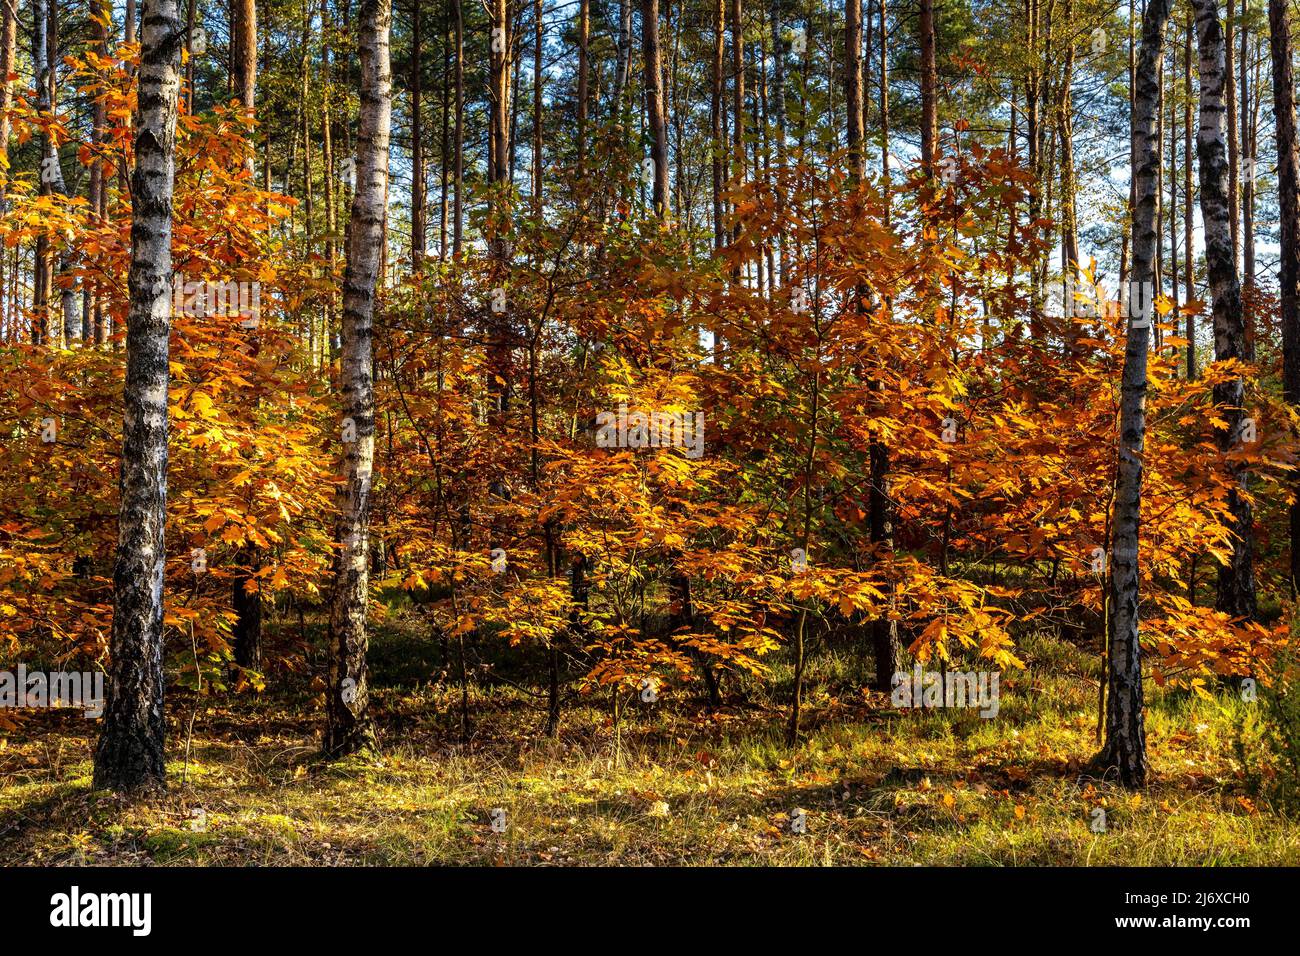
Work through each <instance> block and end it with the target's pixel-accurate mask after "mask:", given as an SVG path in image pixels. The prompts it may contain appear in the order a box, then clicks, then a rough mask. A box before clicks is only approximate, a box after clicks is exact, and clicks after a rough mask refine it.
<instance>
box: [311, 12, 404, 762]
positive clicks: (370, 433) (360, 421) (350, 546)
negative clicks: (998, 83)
mask: <svg viewBox="0 0 1300 956" xmlns="http://www.w3.org/2000/svg"><path fill="white" fill-rule="evenodd" d="M391 25H392V5H391V0H363V3H362V4H361V8H360V11H359V14H358V18H357V32H358V46H359V48H360V59H361V109H360V116H359V121H358V128H357V155H356V160H357V188H356V193H355V195H354V196H353V197H352V216H351V224H350V230H349V233H348V257H347V266H346V269H345V271H344V277H343V319H342V348H341V354H340V359H341V366H340V381H341V383H342V388H343V418H344V423H345V425H346V420H347V419H351V421H352V424H353V425H354V426H355V436H354V437H355V441H349V442H346V443H345V444H344V449H345V451H344V459H343V483H342V485H341V486H340V488H339V515H338V525H337V529H336V538H337V541H338V546H339V551H338V554H337V557H336V564H335V569H334V593H333V599H332V601H331V605H330V651H331V652H330V664H329V686H328V688H327V690H326V694H327V697H326V723H325V740H324V750H325V753H326V754H327V755H329V756H342V755H344V754H348V753H354V752H357V751H360V750H367V749H370V748H371V747H372V746H373V744H374V730H373V728H372V727H371V724H370V718H369V714H368V713H367V704H368V688H367V681H366V649H367V644H368V636H367V633H366V603H367V599H368V596H369V584H370V567H369V555H370V533H369V532H370V528H369V522H370V489H371V477H372V474H371V473H372V469H373V466H374V457H375V395H374V353H373V322H374V311H375V291H376V287H377V285H378V280H379V269H380V264H379V263H380V251H381V245H382V242H383V227H384V215H385V211H386V210H385V208H384V205H385V203H384V197H385V196H386V195H387V193H388V139H389V131H390V128H391V125H392V71H391V67H390V63H389V46H388V42H389V30H390V28H391Z"/></svg>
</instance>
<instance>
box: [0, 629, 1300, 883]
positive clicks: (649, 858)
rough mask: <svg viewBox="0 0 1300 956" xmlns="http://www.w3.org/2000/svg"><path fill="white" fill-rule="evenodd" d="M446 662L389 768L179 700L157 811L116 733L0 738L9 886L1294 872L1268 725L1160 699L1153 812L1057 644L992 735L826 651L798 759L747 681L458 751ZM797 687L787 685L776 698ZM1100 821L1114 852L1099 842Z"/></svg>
mask: <svg viewBox="0 0 1300 956" xmlns="http://www.w3.org/2000/svg"><path fill="white" fill-rule="evenodd" d="M426 652H429V653H431V652H430V651H429V648H428V647H427V646H425V645H421V644H419V642H415V641H413V640H412V638H411V636H410V634H409V633H406V632H398V631H396V630H395V631H394V633H392V634H390V635H387V636H385V635H380V637H379V638H377V640H376V648H375V655H374V659H375V665H376V666H375V671H376V683H377V687H378V690H377V691H376V693H375V705H376V710H377V712H378V713H379V714H380V721H379V731H380V738H381V744H382V747H381V755H380V756H379V757H377V758H374V759H360V758H351V759H348V760H345V761H341V762H339V763H335V764H326V763H322V762H320V761H319V760H318V759H317V757H316V748H317V736H316V734H317V731H318V726H319V721H320V702H319V700H318V695H314V694H310V693H307V692H306V691H305V690H303V689H299V690H298V691H297V692H285V693H282V694H280V695H277V694H275V693H273V692H269V693H267V694H263V695H261V696H260V697H253V696H241V697H233V698H232V697H222V698H212V699H206V698H198V697H194V696H182V695H180V694H176V695H173V697H172V698H171V699H170V700H169V711H170V717H171V720H170V723H169V734H170V737H169V741H168V745H169V754H170V757H171V760H170V763H169V767H168V771H169V779H170V790H169V792H168V794H167V795H166V796H164V797H160V798H155V799H151V800H146V801H141V802H134V803H123V802H121V801H119V800H117V799H116V798H114V797H111V796H109V795H106V794H102V793H101V794H93V793H91V792H90V791H89V784H90V770H91V767H90V754H91V749H92V746H93V743H94V734H95V733H96V730H97V724H95V723H92V722H90V721H86V720H82V719H80V718H79V717H77V716H75V715H73V714H71V713H44V714H39V715H34V716H29V717H26V718H25V720H24V721H23V723H22V724H21V725H20V727H19V728H18V729H17V730H16V731H8V732H5V733H4V736H3V737H2V738H0V863H3V864H7V865H12V864H61V863H89V864H101V865H137V864H142V863H152V864H158V865H167V864H185V865H195V864H197V865H239V864H277V865H333V864H395V865H417V866H418V865H429V864H479V865H536V864H544V865H584V864H612V865H646V864H687V865H695V864H701V865H823V864H837V865H839V864H877V865H880V864H885V865H910V864H918V863H919V864H943V865H970V864H977V865H1003V864H1007V865H1117V864H1128V865H1150V866H1161V865H1197V866H1199V865H1236V864H1265V865H1281V864H1289V865H1295V864H1297V863H1300V822H1297V821H1296V820H1293V819H1290V818H1287V817H1285V816H1282V815H1280V814H1278V813H1275V812H1274V811H1273V809H1272V808H1271V807H1270V806H1269V805H1268V802H1267V801H1266V800H1264V799H1263V798H1261V797H1258V796H1251V795H1250V793H1249V792H1248V791H1247V789H1246V786H1245V780H1246V773H1245V768H1243V767H1241V766H1240V765H1239V764H1238V762H1237V757H1236V756H1235V750H1234V740H1235V738H1236V737H1237V731H1236V727H1237V725H1238V724H1239V722H1240V720H1241V718H1242V716H1243V713H1244V712H1243V710H1242V708H1245V707H1249V706H1251V705H1248V704H1244V703H1242V702H1241V701H1239V700H1236V699H1235V698H1233V697H1231V696H1229V695H1228V693H1227V692H1226V691H1225V692H1224V694H1223V696H1220V697H1217V698H1211V699H1200V698H1196V697H1192V696H1190V695H1186V694H1180V693H1173V692H1161V691H1156V690H1155V689H1154V688H1152V689H1151V691H1150V694H1151V698H1150V706H1149V710H1148V715H1147V734H1148V741H1149V747H1150V756H1151V763H1152V768H1153V771H1154V781H1153V783H1152V785H1151V786H1150V787H1149V788H1148V789H1147V790H1146V791H1144V792H1143V793H1141V794H1140V795H1133V794H1130V793H1128V792H1126V791H1124V790H1121V789H1119V788H1117V787H1114V786H1112V785H1111V784H1109V783H1107V782H1105V781H1101V780H1097V779H1093V778H1091V777H1089V776H1088V775H1087V769H1086V768H1087V763H1088V760H1089V758H1090V757H1091V755H1092V754H1093V753H1094V751H1095V749H1096V747H1095V739H1094V733H1095V711H1096V683H1095V680H1089V679H1088V677H1086V676H1085V675H1087V674H1090V673H1093V672H1095V661H1094V660H1092V659H1091V658H1089V657H1085V656H1084V655H1082V654H1081V653H1079V652H1077V651H1076V650H1075V649H1074V648H1073V647H1070V646H1069V645H1065V644H1061V643H1057V642H1052V641H1049V640H1044V639H1037V640H1031V641H1028V642H1027V643H1026V644H1025V645H1024V646H1022V648H1021V652H1022V655H1023V656H1024V658H1025V659H1026V662H1027V664H1028V667H1027V669H1026V670H1025V671H1022V672H1016V673H1007V674H1003V676H1002V688H1001V689H1002V699H1001V709H1000V712H999V714H998V716H997V718H996V719H993V720H982V719H980V718H979V717H978V716H976V715H975V714H974V713H971V712H954V711H928V712H915V711H908V712H899V711H896V710H894V709H893V708H891V707H890V706H889V701H888V699H887V697H886V695H883V694H864V693H863V692H862V691H861V689H860V687H861V677H862V675H861V674H860V673H859V671H860V667H859V665H858V662H857V658H856V656H855V655H854V654H853V653H851V651H849V650H847V649H843V648H841V649H839V650H835V651H831V650H827V649H826V648H824V647H823V648H821V649H820V652H819V653H818V654H817V655H816V656H815V657H814V659H813V660H812V662H811V666H810V672H809V678H810V681H811V683H812V684H813V690H812V692H811V693H810V695H809V703H810V710H809V721H808V725H807V726H808V728H809V730H808V734H807V738H806V740H805V741H804V742H803V744H802V745H801V746H800V747H799V748H797V749H795V750H789V749H787V748H786V747H785V746H784V744H783V741H782V737H783V722H784V713H783V709H782V708H781V707H780V706H779V705H778V704H777V703H776V702H774V701H772V700H768V699H765V698H764V696H763V692H762V691H761V689H760V688H759V686H758V685H757V684H750V685H746V684H744V683H741V682H736V683H732V684H729V685H728V688H727V689H728V692H729V696H728V706H726V707H724V708H722V709H721V710H720V711H718V712H717V713H713V714H711V713H709V712H708V710H707V708H705V707H704V706H703V705H702V703H701V702H700V701H699V700H698V699H696V698H695V697H694V696H692V695H693V694H694V691H690V692H687V691H682V692H679V693H676V694H673V693H669V694H665V696H664V698H663V699H662V700H661V702H660V704H659V705H657V706H655V707H654V708H653V710H650V709H645V708H639V707H637V706H635V705H629V706H628V708H627V710H626V712H625V714H624V716H623V718H622V720H621V721H620V727H619V732H618V734H617V735H616V734H615V728H614V727H613V725H612V721H611V719H610V714H609V707H608V699H605V700H597V699H592V698H582V699H579V700H577V701H575V702H573V703H571V704H570V705H569V706H568V709H567V710H566V713H565V718H564V726H563V730H562V733H561V735H560V737H559V738H558V739H555V740H552V739H548V738H546V737H544V736H542V735H541V733H540V727H541V723H542V712H541V707H540V706H539V705H540V701H539V700H538V699H536V698H533V697H529V696H528V695H525V694H523V693H521V692H520V691H518V690H514V689H510V688H508V687H505V688H503V687H501V686H497V687H486V686H474V687H473V690H472V698H471V708H472V714H471V716H472V720H473V728H472V735H471V738H470V739H469V741H468V742H465V743H461V742H460V741H459V739H458V738H459V735H458V726H459V724H458V714H457V707H458V703H459V691H458V689H457V688H456V687H454V686H450V685H448V684H445V683H428V682H427V681H425V682H421V680H420V679H419V675H421V674H423V673H433V672H434V671H435V670H436V668H432V669H431V668H425V667H424V665H423V664H421V663H420V662H419V657H420V654H421V653H426ZM413 659H414V663H413ZM788 674H789V668H788V666H787V665H785V664H784V663H782V662H780V661H776V662H774V673H773V681H772V685H771V686H773V687H774V688H776V691H775V693H777V694H779V693H780V689H781V687H782V686H783V685H784V683H785V682H786V680H787V678H788ZM385 679H387V681H388V682H387V683H385ZM272 686H273V687H274V686H275V682H274V681H273V682H272ZM778 699H779V698H778ZM191 715H193V718H194V724H193V735H192V738H190V739H188V740H187V727H188V725H189V720H190V717H191ZM497 807H499V808H503V809H504V810H505V811H506V815H507V829H506V831H505V832H504V833H496V832H494V831H493V829H492V827H491V825H490V814H491V811H492V810H493V808H497ZM1098 807H1101V808H1103V809H1104V810H1105V812H1106V829H1105V831H1104V832H1102V833H1094V832H1092V831H1091V829H1090V826H1089V824H1090V822H1091V821H1092V819H1093V817H1092V813H1093V810H1094V809H1095V808H1098ZM795 809H802V810H804V811H805V820H806V832H805V833H803V834H795V833H792V832H791V827H790V814H791V812H792V811H793V810H795Z"/></svg>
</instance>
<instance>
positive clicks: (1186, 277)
mask: <svg viewBox="0 0 1300 956" xmlns="http://www.w3.org/2000/svg"><path fill="white" fill-rule="evenodd" d="M1195 30H1196V24H1195V21H1194V19H1193V16H1192V12H1191V11H1190V10H1188V12H1187V28H1186V30H1185V31H1184V32H1183V157H1184V159H1183V260H1184V261H1183V287H1184V294H1183V301H1184V302H1191V301H1192V300H1194V299H1195V298H1196V246H1195V243H1194V234H1193V226H1192V219H1193V209H1192V203H1193V201H1194V194H1193V192H1192V35H1193V34H1194V33H1195ZM1225 49H1227V47H1226V46H1225ZM1231 75H1232V74H1231V72H1230V71H1226V72H1225V76H1231ZM1229 116H1231V112H1229ZM1233 248H1234V250H1235V248H1236V243H1235V242H1234V243H1233ZM1234 255H1235V253H1234ZM1186 327H1187V332H1186V335H1187V380H1188V381H1189V382H1191V381H1195V380H1196V319H1195V317H1194V316H1192V314H1191V313H1190V312H1189V313H1188V314H1187V319H1186Z"/></svg>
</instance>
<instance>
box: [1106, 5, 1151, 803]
mask: <svg viewBox="0 0 1300 956" xmlns="http://www.w3.org/2000/svg"><path fill="white" fill-rule="evenodd" d="M1168 20H1169V0H1148V3H1147V7H1146V12H1145V13H1144V14H1143V16H1142V47H1141V52H1140V54H1139V56H1138V64H1137V70H1136V74H1135V75H1136V79H1137V89H1136V91H1135V93H1134V98H1133V103H1134V109H1133V117H1132V124H1133V126H1132V145H1133V156H1134V158H1135V160H1136V163H1135V165H1134V168H1133V177H1134V187H1133V195H1134V200H1135V201H1134V205H1133V263H1132V267H1131V269H1130V271H1129V280H1130V286H1129V288H1130V290H1133V289H1134V288H1135V287H1136V289H1137V290H1138V296H1136V297H1135V296H1134V295H1133V294H1132V291H1130V294H1129V297H1128V302H1129V314H1130V320H1129V328H1128V342H1127V345H1126V348H1125V350H1124V371H1123V375H1122V379H1121V399H1120V438H1119V440H1120V447H1119V465H1118V468H1117V470H1116V481H1115V514H1114V523H1113V528H1114V530H1113V532H1112V539H1111V598H1110V621H1109V625H1110V648H1109V654H1108V660H1109V693H1108V694H1107V698H1106V743H1105V746H1104V747H1103V748H1102V752H1101V754H1100V755H1099V756H1098V764H1099V765H1100V766H1101V767H1102V768H1104V769H1107V770H1114V771H1116V772H1117V773H1118V776H1119V778H1120V781H1121V782H1122V783H1124V784H1125V785H1126V786H1129V787H1141V786H1143V785H1145V783H1146V775H1147V755H1146V749H1147V748H1146V726H1145V719H1144V716H1143V713H1142V707H1143V704H1142V648H1141V645H1140V644H1139V643H1138V610H1139V606H1140V598H1141V595H1140V583H1141V578H1140V576H1139V574H1138V535H1139V530H1140V526H1141V519H1142V454H1143V447H1144V444H1145V441H1146V392H1147V346H1148V342H1149V340H1150V337H1151V331H1150V322H1151V319H1152V318H1153V316H1151V312H1150V309H1149V304H1150V301H1151V299H1152V295H1153V291H1154V289H1155V278H1156V276H1155V261H1154V260H1155V253H1156V241H1157V234H1156V172H1157V170H1158V168H1159V162H1160V159H1159V156H1158V154H1157V149H1156V143H1157V140H1156V113H1157V111H1158V110H1159V107H1160V68H1159V64H1160V58H1161V55H1162V52H1163V48H1164V40H1165V25H1166V23H1167V22H1168ZM1136 300H1140V301H1136ZM1142 306H1148V308H1147V309H1145V310H1144V309H1143V308H1142Z"/></svg>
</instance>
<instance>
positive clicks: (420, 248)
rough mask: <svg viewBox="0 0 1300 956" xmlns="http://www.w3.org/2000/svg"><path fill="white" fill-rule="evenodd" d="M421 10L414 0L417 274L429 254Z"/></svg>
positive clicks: (413, 193) (413, 253)
mask: <svg viewBox="0 0 1300 956" xmlns="http://www.w3.org/2000/svg"><path fill="white" fill-rule="evenodd" d="M423 19H424V9H423V6H422V4H421V3H420V0H415V4H414V9H413V10H412V12H411V268H412V269H414V270H415V271H417V272H418V271H419V270H420V269H421V267H422V266H423V265H424V256H425V254H426V252H427V251H428V240H427V238H426V236H427V234H428V222H427V221H426V220H427V208H428V204H427V200H426V195H425V185H424V117H423V116H422V115H421V114H422V113H423V103H422V102H421V100H422V98H423V97H422V94H423V92H424V91H423V89H421V85H422V82H421V81H422V74H423V72H424V69H423V61H424V42H423V41H424V31H423V29H422V27H423V25H422V24H421V22H420V21H421V20H423Z"/></svg>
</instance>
